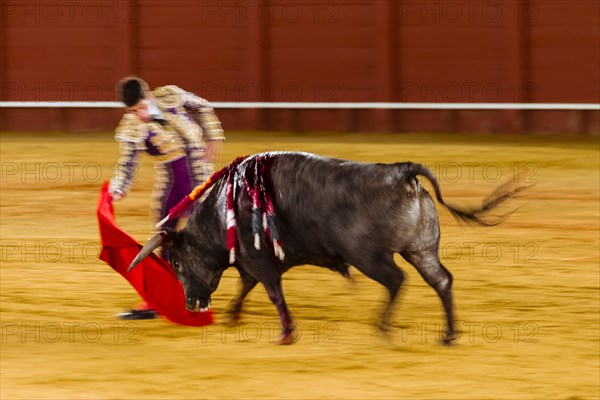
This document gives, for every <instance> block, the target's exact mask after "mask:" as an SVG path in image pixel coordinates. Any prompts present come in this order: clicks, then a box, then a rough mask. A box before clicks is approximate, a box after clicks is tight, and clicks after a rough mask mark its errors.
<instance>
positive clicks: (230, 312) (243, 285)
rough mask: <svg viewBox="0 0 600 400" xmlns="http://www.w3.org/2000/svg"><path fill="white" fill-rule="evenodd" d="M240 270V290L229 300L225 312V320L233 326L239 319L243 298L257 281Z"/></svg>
mask: <svg viewBox="0 0 600 400" xmlns="http://www.w3.org/2000/svg"><path fill="white" fill-rule="evenodd" d="M239 272H240V291H239V292H238V294H237V296H236V297H235V298H234V299H233V300H232V301H231V303H230V304H229V307H228V309H227V313H226V321H227V324H228V325H230V326H235V325H237V324H238V323H239V321H240V313H241V312H242V305H243V303H244V299H245V298H246V296H247V295H248V293H250V291H251V290H252V289H254V287H255V286H256V284H257V283H258V281H257V280H256V279H254V278H253V277H251V276H250V275H248V274H247V273H245V272H244V271H243V270H239Z"/></svg>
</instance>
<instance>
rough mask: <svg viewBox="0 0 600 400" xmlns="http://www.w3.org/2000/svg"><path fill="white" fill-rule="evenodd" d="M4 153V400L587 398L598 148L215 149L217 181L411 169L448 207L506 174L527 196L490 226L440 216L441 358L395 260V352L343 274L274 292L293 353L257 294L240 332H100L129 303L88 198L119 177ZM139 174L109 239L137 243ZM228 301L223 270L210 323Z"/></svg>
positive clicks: (111, 148) (418, 298)
mask: <svg viewBox="0 0 600 400" xmlns="http://www.w3.org/2000/svg"><path fill="white" fill-rule="evenodd" d="M0 139H1V163H2V177H1V179H2V182H1V185H2V186H1V187H2V189H1V206H0V212H1V222H0V227H1V243H0V259H1V262H2V267H1V270H0V272H1V285H0V289H1V296H0V299H1V335H2V337H1V350H2V351H1V381H0V386H1V392H0V397H1V398H2V399H36V398H76V399H100V398H140V399H162V398H232V399H233V398H234V399H238V398H259V399H266V398H269V399H271V398H273V399H284V398H326V399H336V398H350V399H364V398H406V399H430V398H436V399H491V398H502V399H526V398H527V399H532V398H533V399H548V398H552V399H571V400H572V399H597V398H598V397H599V396H600V389H599V374H600V368H599V359H600V354H599V349H600V340H599V324H600V320H599V312H600V299H599V276H600V275H599V240H600V238H599V232H600V229H599V218H600V217H599V181H600V176H599V172H598V171H599V151H598V139H597V138H596V139H586V138H577V139H573V138H570V139H566V138H565V139H561V138H556V137H548V136H544V137H541V136H533V137H531V136H530V137H521V136H476V135H426V134H419V135H417V134H414V135H413V134H410V135H357V134H353V135H352V134H346V135H342V134H335V135H334V134H313V135H292V134H266V133H243V134H242V133H237V134H234V133H231V134H230V135H229V140H228V142H227V143H226V144H225V147H224V151H223V153H222V154H221V160H222V161H223V162H228V161H230V160H232V159H233V158H234V157H235V156H237V155H241V154H250V153H254V152H259V151H265V150H303V151H311V152H317V153H321V154H324V155H330V156H336V157H342V158H349V159H353V160H359V161H377V162H396V161H405V160H411V161H417V162H422V163H425V164H427V165H428V166H429V167H430V168H431V169H433V170H434V171H435V172H436V173H437V174H438V177H439V180H440V182H441V187H442V191H443V193H444V196H445V198H446V199H447V200H448V201H450V202H454V203H457V204H476V203H478V202H479V201H480V200H481V199H482V198H483V197H484V196H486V195H487V194H489V193H490V192H491V191H492V190H493V189H494V187H495V186H496V185H498V184H499V183H500V182H502V181H504V180H506V179H512V178H514V176H515V175H516V174H518V175H519V177H520V178H521V179H522V180H525V181H526V182H529V183H537V185H536V186H535V187H534V188H533V189H531V190H530V191H529V192H528V194H527V195H526V196H525V197H524V198H521V199H517V200H515V201H514V202H513V203H512V204H511V206H514V207H517V206H521V208H520V209H519V210H518V211H517V212H516V213H515V214H514V215H513V216H512V217H511V218H510V219H509V220H508V221H506V222H505V223H504V224H502V225H500V226H497V227H493V228H482V227H460V226H458V225H457V223H456V222H455V221H454V220H453V219H452V217H451V216H450V215H449V213H448V212H447V211H446V210H444V209H440V210H439V212H440V218H441V225H442V249H441V257H442V260H443V262H444V263H445V265H446V266H447V267H448V268H449V269H450V270H451V271H452V273H453V274H454V278H455V296H456V305H457V317H458V321H459V322H458V323H459V327H460V328H461V329H462V336H461V337H460V339H459V340H458V343H457V345H456V346H455V347H452V348H445V347H442V346H440V345H439V344H438V343H437V342H438V340H439V335H440V331H441V329H442V327H443V314H442V309H441V305H440V303H439V301H438V299H437V296H436V295H435V293H434V291H433V290H432V289H431V288H429V287H428V286H427V285H426V284H425V282H424V281H423V280H422V279H421V277H420V276H419V275H418V274H417V272H416V271H415V270H414V269H413V268H412V267H411V266H409V265H408V264H407V263H406V262H404V261H403V260H402V259H401V258H400V257H397V261H398V264H399V265H400V267H401V268H403V269H404V270H405V271H406V272H407V274H408V283H407V284H406V286H405V287H404V291H403V295H402V298H401V301H400V303H399V304H398V306H397V308H396V314H395V317H394V325H395V332H394V340H393V343H389V342H387V341H385V340H383V339H382V338H381V337H380V336H379V335H378V334H377V333H376V331H375V329H374V327H373V326H372V323H373V321H374V320H375V318H376V315H378V312H379V307H380V306H381V300H382V299H383V298H384V295H385V293H384V289H383V288H382V287H381V286H379V285H377V284H376V283H374V282H372V281H370V280H368V279H367V278H366V277H364V276H362V275H360V274H359V273H356V275H357V277H356V279H357V284H356V285H355V286H352V285H350V284H348V283H347V282H346V281H344V280H343V279H342V278H341V277H339V276H338V275H337V274H334V273H332V272H330V271H327V270H324V269H318V268H315V267H308V266H307V267H298V268H296V269H294V270H292V271H290V272H289V273H288V274H286V275H285V280H284V287H285V291H286V297H287V300H288V304H289V306H290V308H291V310H292V312H293V313H294V316H295V318H296V322H297V324H298V326H299V329H300V334H301V337H300V340H299V342H298V343H296V344H295V345H293V346H287V347H281V346H276V345H274V344H273V343H272V341H273V339H274V336H275V335H276V333H277V332H278V330H279V327H278V318H277V314H276V311H275V308H274V306H273V305H272V304H271V303H270V302H269V299H268V297H267V296H266V294H265V291H264V289H262V288H260V287H258V288H257V289H256V290H255V291H254V292H253V293H251V295H250V297H249V299H248V301H247V303H246V306H247V307H246V312H245V313H244V316H243V323H242V325H240V326H239V327H236V328H226V327H225V326H223V325H221V324H216V325H214V326H210V327H206V328H202V329H199V328H189V327H183V326H176V325H173V324H171V323H168V322H167V321H165V320H163V319H160V320H153V321H140V322H124V321H119V320H117V319H115V317H114V314H115V313H116V312H120V311H122V310H123V309H126V308H129V307H131V306H133V305H134V304H135V303H136V302H137V301H138V296H137V295H136V293H135V292H134V291H133V289H132V288H131V287H130V286H129V285H128V283H127V282H126V281H125V280H124V279H123V278H121V277H120V276H119V275H118V274H116V273H115V272H114V271H113V270H112V269H111V268H110V267H108V266H106V265H105V264H103V263H102V262H101V261H99V260H97V258H96V255H97V252H98V250H99V245H98V229H97V222H96V217H95V206H96V200H97V195H98V191H99V188H100V185H101V183H102V181H103V180H105V179H108V178H109V177H110V176H111V173H112V171H113V166H114V163H115V161H116V159H117V145H116V143H115V142H114V141H113V139H112V135H111V134H110V133H106V134H82V135H67V134H52V133H49V134H30V135H27V134H7V133H2V134H1V136H0ZM152 173H153V171H152V164H151V160H150V158H149V157H143V158H142V163H141V166H140V171H139V174H138V177H137V180H138V182H137V183H135V184H134V187H133V191H132V192H131V193H130V195H129V196H128V197H127V198H126V199H125V200H123V201H122V202H121V203H118V204H117V206H116V212H117V219H118V221H119V223H120V224H121V225H122V226H124V227H125V228H126V229H127V230H128V231H129V232H130V233H131V234H133V235H134V236H135V237H136V238H138V239H139V240H140V241H145V239H146V238H147V237H148V236H149V234H150V232H151V224H150V220H149V214H148V202H149V194H150V188H151V185H152ZM427 187H429V186H427ZM324 223H326V221H324ZM236 284H237V274H236V272H235V271H234V270H228V271H227V273H226V275H225V276H224V278H223V280H222V282H221V285H220V287H219V289H218V291H217V292H216V293H215V295H214V296H213V307H214V309H215V312H216V314H217V317H221V316H222V313H223V312H224V310H225V308H226V306H227V303H228V302H229V299H230V298H231V297H232V296H233V293H234V292H235V290H236Z"/></svg>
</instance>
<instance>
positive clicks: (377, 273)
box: [352, 253, 404, 334]
mask: <svg viewBox="0 0 600 400" xmlns="http://www.w3.org/2000/svg"><path fill="white" fill-rule="evenodd" d="M352 264H354V266H355V267H356V268H357V269H358V270H359V271H360V272H362V273H363V274H365V275H366V276H368V277H369V278H371V279H373V280H374V281H376V282H379V283H381V284H382V285H383V286H385V288H386V289H387V290H388V294H389V298H388V301H387V303H386V304H385V306H384V307H383V312H382V313H381V318H380V319H379V321H378V323H377V327H378V328H379V330H380V331H381V332H383V333H385V334H387V333H389V330H390V325H391V322H390V321H391V320H392V314H393V312H394V304H395V301H396V298H397V297H398V293H399V292H400V287H401V286H402V282H404V272H402V270H401V269H400V268H399V267H398V266H397V265H396V263H395V262H394V256H393V255H392V254H385V253H378V254H373V255H370V256H368V255H366V256H365V257H361V260H360V261H358V262H353V263H352Z"/></svg>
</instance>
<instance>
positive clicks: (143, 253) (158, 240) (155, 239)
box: [127, 232, 165, 272]
mask: <svg viewBox="0 0 600 400" xmlns="http://www.w3.org/2000/svg"><path fill="white" fill-rule="evenodd" d="M164 241H165V238H164V233H163V232H159V233H157V234H156V235H154V236H152V237H151V238H150V239H149V240H148V242H146V244H145V245H144V247H142V249H141V250H140V252H139V253H138V255H137V256H136V257H135V259H134V260H133V261H132V262H131V265H130V266H129V268H127V272H129V271H131V270H132V269H134V268H135V267H136V266H137V265H138V264H139V263H141V262H142V261H143V260H144V258H146V257H148V256H149V255H150V253H152V252H153V251H154V249H156V248H157V247H158V246H160V245H161V244H163V242H164Z"/></svg>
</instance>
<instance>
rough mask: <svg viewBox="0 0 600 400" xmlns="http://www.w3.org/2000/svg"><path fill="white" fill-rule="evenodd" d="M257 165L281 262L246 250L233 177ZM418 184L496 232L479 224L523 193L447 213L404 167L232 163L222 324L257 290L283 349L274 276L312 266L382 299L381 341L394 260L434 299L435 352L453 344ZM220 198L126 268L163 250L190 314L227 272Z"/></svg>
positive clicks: (426, 198)
mask: <svg viewBox="0 0 600 400" xmlns="http://www.w3.org/2000/svg"><path fill="white" fill-rule="evenodd" d="M259 156H260V157H263V158H264V157H269V158H270V159H271V160H272V166H271V168H270V171H269V172H268V174H269V175H268V181H269V184H270V187H271V190H272V191H273V203H274V207H275V212H276V215H277V219H276V228H277V231H278V233H279V236H280V239H281V242H282V244H283V250H284V252H285V257H284V259H283V260H280V259H279V258H278V257H276V256H275V255H274V252H273V247H272V245H271V244H270V243H267V240H266V238H265V237H264V236H265V235H262V238H261V239H260V240H261V245H260V250H257V249H256V248H255V245H254V237H253V235H252V229H251V217H252V202H251V199H250V198H249V196H248V194H247V193H246V191H245V190H244V189H243V184H244V182H243V179H242V178H241V177H243V176H244V174H245V172H246V171H245V169H246V168H247V167H248V165H249V162H250V161H251V160H252V159H254V160H255V159H256V157H259ZM419 175H420V176H423V177H425V178H427V179H428V180H429V181H430V182H431V184H432V186H433V189H434V191H435V195H436V198H437V200H438V202H440V203H441V204H442V205H444V206H445V207H446V208H447V209H448V210H449V211H450V212H451V213H452V215H453V216H454V217H455V218H456V219H457V220H462V221H466V222H475V223H478V224H482V225H494V224H496V223H498V222H499V221H500V220H501V219H497V220H496V221H488V220H485V219H483V218H482V214H484V213H485V212H487V211H489V210H491V209H492V208H494V207H496V206H497V205H498V204H499V203H501V202H502V201H504V200H506V199H508V198H510V197H512V196H513V195H515V194H516V193H517V192H519V191H520V190H522V189H523V187H522V186H518V187H514V188H512V189H509V185H508V184H506V185H503V186H501V187H500V188H498V189H497V190H496V191H495V192H494V193H492V195H491V196H490V197H488V198H487V199H486V200H485V201H484V202H483V204H482V206H481V207H479V208H476V209H471V210H465V209H462V208H459V207H456V206H452V205H449V204H447V203H446V202H445V201H444V200H443V198H442V195H441V193H440V188H439V185H438V182H437V180H436V179H435V177H434V175H433V174H432V173H431V171H429V170H428V169H427V168H426V167H424V166H423V165H420V164H415V163H411V162H404V163H396V164H370V163H359V162H353V161H346V160H340V159H333V158H327V157H321V156H317V155H313V154H307V153H291V152H290V153H287V152H285V153H283V152H282V153H279V152H277V153H265V154H262V155H255V156H251V157H248V158H247V159H245V160H244V161H243V162H241V163H240V164H239V165H238V166H237V171H236V177H235V185H236V188H235V191H236V195H237V197H236V202H235V209H236V214H237V224H238V240H239V242H238V249H237V256H236V260H235V264H234V266H235V267H236V268H237V269H238V271H239V273H240V276H241V291H240V292H239V294H238V295H237V297H235V299H234V300H233V301H232V303H231V306H230V309H229V312H228V314H229V317H230V320H231V321H233V322H237V321H238V319H239V315H240V312H241V310H242V303H243V300H244V298H245V297H246V295H247V294H248V293H249V292H250V291H251V290H252V289H253V288H254V287H255V286H256V284H257V283H258V282H260V283H261V284H262V285H264V287H265V289H266V291H267V293H268V295H269V298H270V299H271V301H272V302H273V304H275V306H276V307H277V311H278V313H279V317H280V320H281V324H282V327H283V333H282V337H281V339H280V343H290V342H292V341H293V337H294V323H293V320H292V317H291V314H290V311H289V309H288V307H287V304H286V302H285V298H284V296H283V290H282V286H281V277H282V274H283V273H284V272H285V271H287V270H288V269H289V268H291V267H293V266H296V265H304V264H312V265H316V266H322V267H327V268H330V269H332V270H336V271H339V272H340V273H342V274H343V275H344V276H349V270H348V268H349V265H353V266H355V267H356V268H357V269H358V270H359V271H360V272H362V273H363V274H365V275H366V276H368V277H369V278H371V279H373V280H375V281H377V282H379V283H380V284H382V285H383V286H385V288H386V289H387V290H388V292H389V299H388V301H387V303H386V304H385V306H384V309H383V314H382V316H381V318H380V320H379V322H378V327H379V329H380V330H381V331H383V332H387V331H388V330H389V326H390V320H391V315H392V311H393V306H394V301H395V299H396V297H397V295H398V292H399V290H400V287H401V285H402V282H403V281H404V273H403V272H402V270H401V269H400V268H398V266H397V265H396V263H395V262H394V259H393V255H394V253H399V254H400V255H401V256H402V257H404V259H405V260H406V261H408V262H409V263H410V264H412V265H413V266H414V267H415V268H416V269H417V271H418V272H419V273H420V274H421V276H422V277H423V279H424V280H425V281H426V282H427V283H428V284H429V285H430V286H431V287H433V288H434V289H435V291H436V292H437V294H438V295H439V297H440V299H441V301H442V304H443V306H444V310H445V313H446V319H447V328H446V332H445V339H444V342H445V343H450V342H451V341H452V340H453V339H454V338H455V336H456V331H455V325H454V318H453V295H452V280H453V278H452V274H451V273H450V272H449V271H448V270H447V269H446V268H445V267H444V266H443V265H442V263H441V262H440V259H439V257H438V246H439V241H440V228H439V222H438V214H437V212H436V208H435V205H434V202H433V200H432V198H431V196H430V195H429V193H428V192H427V191H426V190H425V189H424V188H423V186H421V183H420V182H419V180H417V176H419ZM225 188H226V183H225V179H221V180H220V181H218V182H217V183H216V184H215V186H214V187H213V189H212V191H211V192H210V194H209V195H208V196H207V198H206V200H205V201H204V202H203V203H201V204H200V205H199V206H198V207H197V209H196V210H195V212H194V213H193V215H192V217H191V218H190V219H189V220H188V222H187V224H186V226H185V228H184V229H182V230H181V231H178V232H177V231H172V230H168V231H167V232H163V233H162V234H157V235H156V236H155V237H153V238H152V239H150V240H149V242H148V243H147V244H146V245H145V246H144V248H143V249H142V250H141V252H140V254H139V255H138V257H137V258H136V259H135V260H134V262H133V263H132V267H134V266H135V265H137V264H138V263H139V262H140V261H141V260H142V259H143V258H144V257H146V256H147V255H148V254H149V253H150V252H151V251H152V250H153V249H155V248H156V247H158V246H159V245H160V244H161V243H163V242H167V243H169V245H170V254H171V264H172V266H173V268H174V269H175V271H176V274H177V277H178V279H179V280H180V281H181V283H182V285H183V288H184V290H185V296H186V303H187V307H188V308H189V309H191V310H196V311H198V310H201V309H206V308H207V307H209V306H210V297H211V294H212V293H213V292H214V291H215V290H216V289H217V286H218V285H219V281H220V279H221V276H222V274H223V272H224V271H225V270H226V269H227V268H228V267H229V266H230V263H229V259H228V255H229V254H228V250H227V246H226V239H225V238H226V213H227V210H226V189H225ZM165 233H166V234H165Z"/></svg>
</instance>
